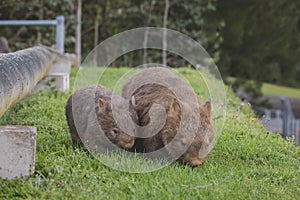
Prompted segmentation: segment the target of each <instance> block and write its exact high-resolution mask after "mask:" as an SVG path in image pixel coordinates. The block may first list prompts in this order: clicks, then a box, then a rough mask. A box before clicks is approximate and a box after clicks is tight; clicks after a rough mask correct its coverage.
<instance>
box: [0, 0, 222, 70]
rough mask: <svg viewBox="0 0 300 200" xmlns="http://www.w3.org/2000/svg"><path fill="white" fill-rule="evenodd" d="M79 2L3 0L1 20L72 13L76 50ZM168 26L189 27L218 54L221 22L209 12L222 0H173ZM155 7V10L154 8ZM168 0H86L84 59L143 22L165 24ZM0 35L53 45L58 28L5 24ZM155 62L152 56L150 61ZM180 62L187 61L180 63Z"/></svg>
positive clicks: (134, 59)
mask: <svg viewBox="0 0 300 200" xmlns="http://www.w3.org/2000/svg"><path fill="white" fill-rule="evenodd" d="M75 2H76V1H72V0H63V1H58V0H34V1H29V0H26V1H16V0H3V1H1V3H0V19H18V20H21V19H22V20H24V19H55V17H56V16H57V15H64V16H65V17H66V51H69V52H74V42H75V41H74V35H75V25H76V23H77V22H76V16H75V15H76V9H75V8H76V6H77V5H76V3H75ZM170 3H171V5H170V15H169V17H168V28H171V29H174V30H177V31H180V32H183V33H185V34H187V35H189V36H190V37H192V38H193V39H195V40H197V41H200V42H201V43H202V44H203V45H204V47H206V48H207V49H208V51H209V52H210V53H211V54H212V56H214V57H215V58H218V55H219V54H218V49H219V44H220V42H221V39H220V38H221V37H220V35H219V33H218V31H217V26H218V22H217V21H216V20H215V22H212V21H210V22H209V23H208V18H209V17H208V15H209V14H211V13H213V12H215V9H216V8H215V4H216V0H201V1H199V0H192V1H183V0H173V1H171V2H170ZM151 6H152V7H153V8H152V12H151V14H150V12H149V9H150V7H151ZM163 12H164V1H157V0H152V1H146V0H143V1H140V0H121V1H120V0H103V1H99V0H90V1H83V7H82V13H83V16H82V58H85V57H86V56H87V55H88V53H89V52H90V51H91V50H92V49H93V48H94V47H95V45H98V44H99V43H100V42H102V41H103V40H105V39H107V38H108V37H110V36H113V35H115V34H117V33H120V32H122V31H126V30H129V29H133V28H137V27H145V26H152V27H162V23H163ZM0 36H4V37H7V38H8V39H9V44H10V45H11V49H12V50H18V49H22V48H25V47H29V46H33V45H36V44H40V43H41V44H44V45H50V46H51V45H53V44H54V43H55V40H54V38H55V30H54V28H53V27H52V28H51V27H37V26H30V27H29V26H24V27H4V28H1V29H0ZM152 54H153V55H151V54H150V55H151V58H152V59H154V62H157V61H160V60H161V58H160V52H159V51H155V52H152ZM168 56H169V57H170V58H169V61H171V62H173V63H174V61H173V60H176V61H179V62H182V63H184V64H186V63H185V62H184V61H183V60H180V59H179V57H176V56H174V55H171V54H170V55H168ZM142 57H143V56H142V51H137V52H133V53H132V54H128V55H127V58H128V61H124V59H120V60H119V63H118V62H116V63H115V64H116V65H117V66H120V65H123V66H124V65H126V66H128V65H130V66H135V65H139V64H141V63H140V62H141V58H142ZM149 61H150V60H149ZM178 65H181V63H180V64H178Z"/></svg>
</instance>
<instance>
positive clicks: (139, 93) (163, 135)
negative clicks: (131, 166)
mask: <svg viewBox="0 0 300 200" xmlns="http://www.w3.org/2000/svg"><path fill="white" fill-rule="evenodd" d="M122 96H123V97H125V98H130V97H131V96H134V97H135V102H134V107H135V109H136V112H137V115H138V118H139V121H138V122H139V125H140V126H146V125H147V124H148V123H149V119H150V118H149V110H150V108H151V106H152V105H153V104H154V103H156V104H161V105H162V106H163V107H164V108H165V109H166V113H167V119H166V121H165V124H164V126H163V128H162V129H161V130H160V131H159V132H158V133H157V134H156V135H154V136H151V137H149V138H137V139H136V142H135V146H134V148H136V149H137V151H143V150H144V152H151V151H156V150H158V149H160V148H162V147H167V146H168V148H166V149H167V151H168V152H169V154H170V155H173V154H174V152H181V154H182V155H181V154H180V155H181V156H180V157H179V158H178V161H180V162H184V163H187V164H189V165H191V166H195V167H197V166H200V165H201V164H202V163H203V162H204V160H205V157H206V156H207V154H208V153H209V152H210V150H211V148H212V143H213V140H214V137H215V133H214V129H213V122H212V117H211V104H210V102H206V103H202V101H201V100H200V99H199V97H198V96H197V95H196V94H195V93H194V92H193V90H192V89H191V88H190V87H189V86H188V85H187V84H186V83H185V82H184V81H183V80H181V79H180V78H179V77H178V76H177V75H175V74H174V73H172V72H171V71H170V70H168V69H167V68H161V67H153V68H147V69H145V70H143V71H141V72H139V73H138V74H136V75H134V76H133V77H131V78H130V79H129V80H127V82H125V84H124V86H123V90H122ZM154 114H155V113H154ZM155 117H156V118H160V116H159V115H157V116H155ZM193 119H197V120H196V121H195V120H193ZM180 126H182V127H186V129H184V130H185V131H183V132H181V133H180V134H178V133H179V132H180V130H179V128H180ZM189 130H191V131H189ZM193 130H195V131H193ZM193 132H194V133H193ZM176 155H179V154H176Z"/></svg>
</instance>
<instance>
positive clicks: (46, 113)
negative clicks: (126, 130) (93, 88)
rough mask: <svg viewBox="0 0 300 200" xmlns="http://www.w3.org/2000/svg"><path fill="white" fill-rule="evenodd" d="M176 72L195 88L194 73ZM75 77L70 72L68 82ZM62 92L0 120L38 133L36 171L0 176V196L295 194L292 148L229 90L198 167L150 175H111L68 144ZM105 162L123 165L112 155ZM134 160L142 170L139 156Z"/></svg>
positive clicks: (297, 153)
mask: <svg viewBox="0 0 300 200" xmlns="http://www.w3.org/2000/svg"><path fill="white" fill-rule="evenodd" d="M127 70H128V69H126V68H120V69H109V70H108V71H106V73H105V75H104V76H103V79H102V80H101V83H102V84H103V85H106V86H108V87H111V88H112V87H113V86H114V84H115V83H116V81H117V80H118V78H119V77H120V76H122V74H123V73H125V72H126V71H127ZM180 72H181V73H182V74H184V75H185V77H186V78H187V79H188V80H190V83H191V85H192V86H193V87H196V83H197V82H196V81H195V72H194V71H193V70H191V69H182V70H181V71H180ZM75 74H76V71H75V70H74V69H73V71H72V77H71V80H72V82H74V77H75ZM71 85H72V84H71ZM196 92H197V94H199V95H200V96H201V97H202V98H205V97H206V95H207V94H206V93H205V92H202V91H200V90H199V89H198V88H196ZM69 95H70V93H68V94H61V93H57V92H53V93H50V94H45V93H38V94H35V95H31V96H30V97H28V98H27V99H25V100H24V101H22V102H20V103H18V104H17V105H15V106H14V107H13V108H11V109H10V110H9V111H8V112H6V113H5V115H4V116H3V117H1V118H0V124H2V125H8V124H10V125H14V124H15V125H29V126H36V127H37V130H38V135H37V154H36V171H35V173H34V174H33V175H32V176H30V177H29V178H28V179H17V180H1V179H0V199H17V198H22V199H298V198H299V196H300V188H299V185H300V149H299V147H298V148H296V147H294V146H293V144H292V143H291V142H286V141H285V140H283V139H282V138H281V137H280V136H279V135H275V134H271V133H269V132H268V131H266V130H265V129H264V127H263V126H262V125H261V124H260V123H259V122H258V121H257V120H256V119H255V118H254V117H253V113H252V111H251V107H250V106H249V105H244V104H241V102H240V101H239V100H238V99H237V98H236V97H235V96H234V94H233V93H232V92H231V91H228V93H227V95H228V96H227V97H228V101H227V104H228V108H227V118H226V122H225V126H224V130H223V133H222V134H221V135H219V137H218V140H217V142H216V144H215V146H214V149H213V150H212V151H211V153H210V154H209V156H208V158H207V161H206V162H205V164H204V165H203V166H202V167H200V168H196V169H192V168H190V167H188V166H183V165H178V164H173V165H169V166H167V167H165V168H162V169H160V170H158V171H153V172H150V173H126V172H122V171H118V170H114V169H112V168H109V167H107V166H105V165H103V164H102V163H100V162H99V161H98V159H96V157H94V156H93V155H91V154H90V153H89V152H87V151H86V150H84V149H83V148H79V147H76V146H73V145H72V143H71V139H70V136H69V132H68V127H67V123H66V119H65V114H64V106H65V103H66V101H67V98H68V97H69ZM107 159H109V160H111V161H114V160H118V162H129V161H130V160H128V158H126V157H124V158H122V157H121V158H120V157H119V156H118V155H116V154H115V155H114V154H112V155H111V156H110V157H107ZM136 163H138V164H140V166H139V167H141V168H143V167H146V166H145V163H141V162H140V160H139V159H137V160H136ZM152 164H153V163H152ZM154 164H155V163H154ZM135 167H138V166H136V165H135Z"/></svg>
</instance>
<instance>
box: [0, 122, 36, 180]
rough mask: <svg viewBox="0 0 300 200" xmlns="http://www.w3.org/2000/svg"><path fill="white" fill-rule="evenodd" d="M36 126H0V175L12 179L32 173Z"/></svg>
mask: <svg viewBox="0 0 300 200" xmlns="http://www.w3.org/2000/svg"><path fill="white" fill-rule="evenodd" d="M35 151H36V128H35V127H32V126H0V177H1V178H3V179H14V178H19V177H27V176H29V175H30V174H33V173H34V164H35Z"/></svg>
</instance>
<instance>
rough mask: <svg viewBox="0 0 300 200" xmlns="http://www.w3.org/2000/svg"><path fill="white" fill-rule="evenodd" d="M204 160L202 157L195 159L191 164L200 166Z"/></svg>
mask: <svg viewBox="0 0 300 200" xmlns="http://www.w3.org/2000/svg"><path fill="white" fill-rule="evenodd" d="M202 163H203V161H202V160H200V159H195V160H192V161H191V163H190V165H191V166H193V167H199V166H200V165H202Z"/></svg>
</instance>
